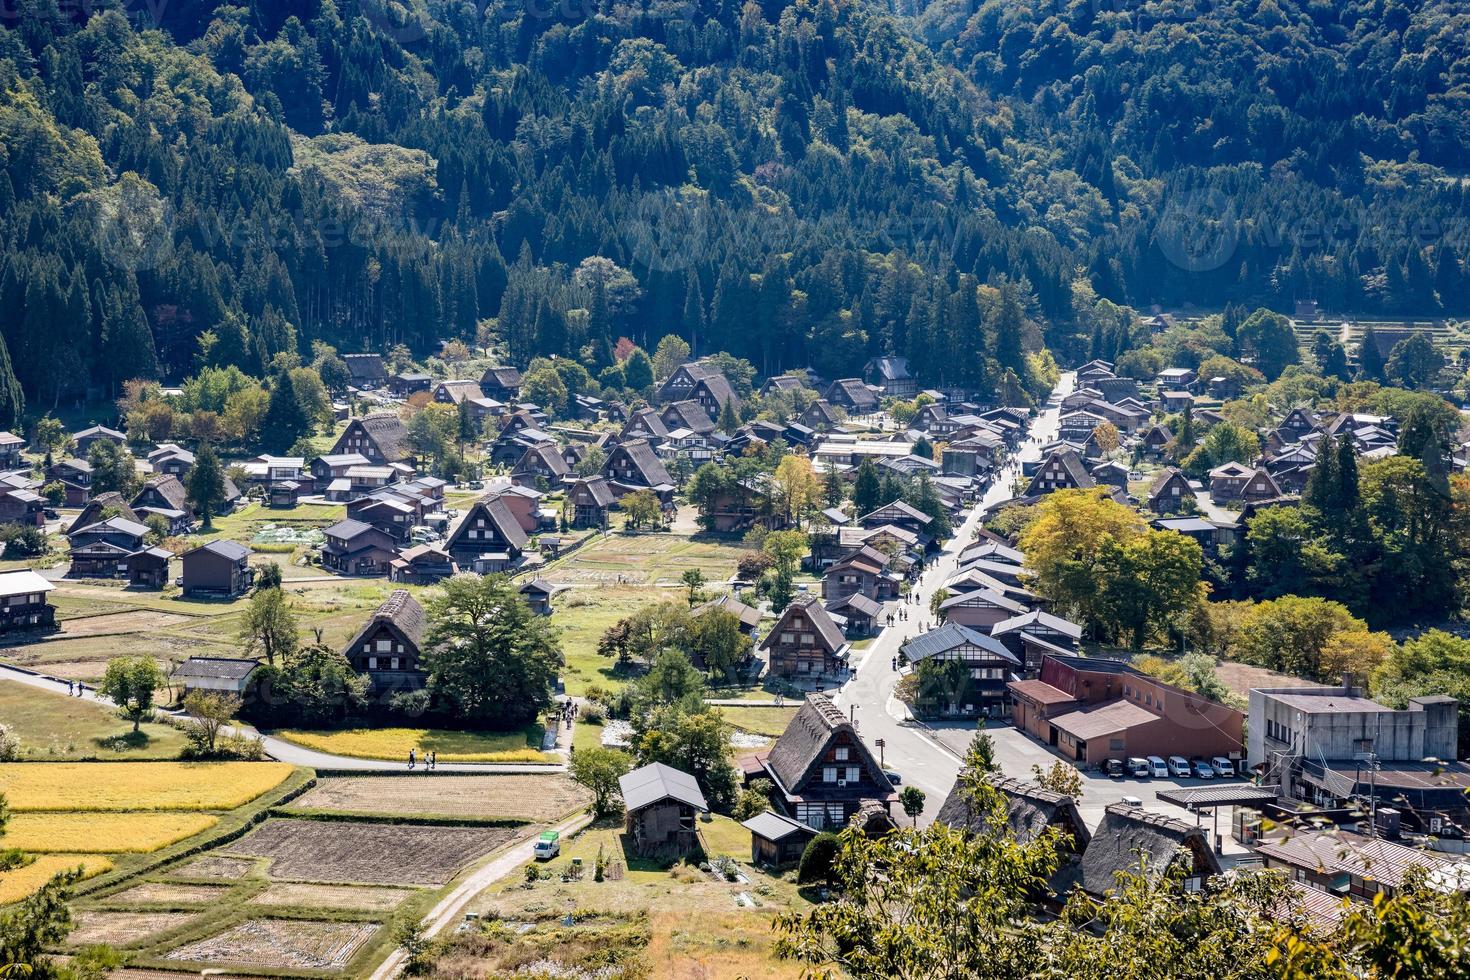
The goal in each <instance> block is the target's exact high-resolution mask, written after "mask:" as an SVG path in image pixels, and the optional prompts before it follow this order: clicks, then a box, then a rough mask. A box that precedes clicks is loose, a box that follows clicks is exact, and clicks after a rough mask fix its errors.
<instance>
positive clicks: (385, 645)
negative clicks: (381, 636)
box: [377, 640, 393, 653]
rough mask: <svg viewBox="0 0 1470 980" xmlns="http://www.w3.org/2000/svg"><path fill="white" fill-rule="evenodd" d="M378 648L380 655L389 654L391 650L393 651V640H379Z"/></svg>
mask: <svg viewBox="0 0 1470 980" xmlns="http://www.w3.org/2000/svg"><path fill="white" fill-rule="evenodd" d="M377 646H378V652H379V653H387V652H388V651H389V650H391V649H393V641H392V640H379V641H378V643H377Z"/></svg>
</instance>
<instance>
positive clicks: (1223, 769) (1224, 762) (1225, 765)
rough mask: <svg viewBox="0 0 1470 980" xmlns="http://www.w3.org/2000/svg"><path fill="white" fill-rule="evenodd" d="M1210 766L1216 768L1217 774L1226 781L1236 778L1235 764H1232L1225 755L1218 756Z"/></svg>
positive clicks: (1212, 760) (1211, 761)
mask: <svg viewBox="0 0 1470 980" xmlns="http://www.w3.org/2000/svg"><path fill="white" fill-rule="evenodd" d="M1210 765H1211V766H1214V768H1215V772H1217V773H1219V774H1220V776H1221V777H1223V778H1225V779H1234V778H1235V763H1233V762H1231V761H1230V760H1229V759H1227V758H1225V757H1224V756H1223V755H1217V756H1215V757H1214V758H1213V759H1211V760H1210Z"/></svg>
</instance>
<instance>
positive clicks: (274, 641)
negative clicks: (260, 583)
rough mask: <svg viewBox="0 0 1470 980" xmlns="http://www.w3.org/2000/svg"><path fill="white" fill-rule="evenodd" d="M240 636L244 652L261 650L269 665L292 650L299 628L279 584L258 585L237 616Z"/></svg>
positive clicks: (253, 653)
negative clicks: (273, 586)
mask: <svg viewBox="0 0 1470 980" xmlns="http://www.w3.org/2000/svg"><path fill="white" fill-rule="evenodd" d="M240 639H241V640H242V641H244V643H245V652H246V655H247V656H254V655H257V654H261V653H263V654H265V659H266V663H268V664H271V665H274V664H275V663H276V661H277V659H280V660H281V661H283V662H284V661H285V660H286V658H288V657H290V656H291V654H293V653H295V652H296V648H297V644H298V640H299V629H298V627H297V625H296V614H295V613H293V612H292V611H291V605H290V603H288V602H287V601H286V593H284V592H282V591H281V589H280V588H266V589H257V590H256V591H255V593H254V594H253V595H252V596H251V597H250V603H249V605H247V606H246V607H245V614H244V616H243V617H242V618H241V620H240Z"/></svg>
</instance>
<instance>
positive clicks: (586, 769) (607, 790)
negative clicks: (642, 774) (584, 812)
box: [568, 749, 633, 817]
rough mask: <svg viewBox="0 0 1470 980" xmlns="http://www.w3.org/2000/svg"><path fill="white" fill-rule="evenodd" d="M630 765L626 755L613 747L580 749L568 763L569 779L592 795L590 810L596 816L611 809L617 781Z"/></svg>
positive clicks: (600, 815)
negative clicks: (570, 777)
mask: <svg viewBox="0 0 1470 980" xmlns="http://www.w3.org/2000/svg"><path fill="white" fill-rule="evenodd" d="M632 767H633V763H632V760H631V759H630V758H629V757H628V754H627V753H626V752H619V751H617V750H616V749H583V750H582V751H581V752H574V753H573V754H572V758H571V762H570V763H569V764H568V768H569V769H570V771H571V774H572V779H573V781H575V782H576V783H577V784H578V785H579V786H582V787H583V788H584V789H586V790H587V791H588V792H589V793H591V794H592V812H593V813H594V814H595V815H596V816H599V817H603V816H607V815H608V814H609V813H612V812H613V811H614V809H615V808H614V805H613V799H614V797H615V796H616V795H617V792H618V780H619V779H620V778H622V777H623V776H625V775H627V773H628V772H629V770H631V769H632Z"/></svg>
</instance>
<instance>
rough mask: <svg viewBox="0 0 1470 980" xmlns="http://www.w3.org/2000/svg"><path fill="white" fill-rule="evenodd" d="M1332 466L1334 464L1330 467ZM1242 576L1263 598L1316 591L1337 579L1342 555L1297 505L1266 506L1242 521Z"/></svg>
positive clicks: (1329, 586) (1328, 586) (1331, 584)
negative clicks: (1245, 559) (1245, 560)
mask: <svg viewBox="0 0 1470 980" xmlns="http://www.w3.org/2000/svg"><path fill="white" fill-rule="evenodd" d="M1334 469H1335V467H1334ZM1245 540H1246V549H1247V552H1248V554H1249V556H1250V557H1249V564H1248V565H1247V568H1246V578H1247V581H1249V582H1250V584H1251V586H1252V589H1253V590H1254V592H1255V594H1257V595H1260V596H1262V597H1263V598H1267V599H1275V598H1277V597H1279V596H1283V595H1295V594H1312V593H1320V592H1321V591H1322V590H1324V589H1328V588H1331V587H1332V586H1333V585H1334V583H1336V582H1337V581H1338V575H1339V573H1340V572H1341V571H1342V569H1343V556H1342V554H1340V553H1339V552H1338V551H1336V550H1334V548H1333V543H1332V540H1331V538H1330V537H1328V536H1327V535H1325V534H1319V533H1318V532H1317V530H1316V529H1315V528H1314V527H1313V525H1312V523H1311V522H1310V521H1308V520H1307V517H1306V515H1305V514H1304V513H1303V512H1302V510H1301V508H1298V507H1270V508H1267V509H1266V510H1263V511H1260V512H1259V513H1257V514H1256V516H1255V517H1252V518H1251V519H1250V520H1249V521H1248V522H1246V532H1245Z"/></svg>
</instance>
